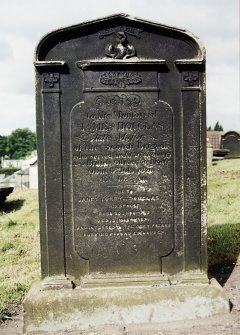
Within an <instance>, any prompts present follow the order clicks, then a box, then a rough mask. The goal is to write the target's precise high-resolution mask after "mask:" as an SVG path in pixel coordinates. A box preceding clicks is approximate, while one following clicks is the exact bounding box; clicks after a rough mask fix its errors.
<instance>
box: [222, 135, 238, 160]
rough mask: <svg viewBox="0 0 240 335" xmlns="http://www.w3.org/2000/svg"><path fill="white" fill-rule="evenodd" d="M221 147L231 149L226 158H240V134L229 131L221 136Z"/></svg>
mask: <svg viewBox="0 0 240 335" xmlns="http://www.w3.org/2000/svg"><path fill="white" fill-rule="evenodd" d="M221 148H222V149H227V150H230V152H229V154H228V155H227V156H226V158H240V134H239V133H238V132H236V131H228V132H227V133H225V134H224V135H222V136H221Z"/></svg>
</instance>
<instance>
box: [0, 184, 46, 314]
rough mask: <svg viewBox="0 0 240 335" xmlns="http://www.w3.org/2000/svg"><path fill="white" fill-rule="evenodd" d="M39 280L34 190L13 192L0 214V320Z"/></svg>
mask: <svg viewBox="0 0 240 335" xmlns="http://www.w3.org/2000/svg"><path fill="white" fill-rule="evenodd" d="M39 278H40V256H39V223H38V202H37V191H25V192H21V193H20V192H19V193H18V192H14V193H12V194H11V195H10V196H9V197H8V198H7V201H6V204H5V206H4V208H2V211H1V212H0V319H4V318H7V317H8V316H9V315H10V314H11V309H12V306H13V305H16V304H17V303H19V302H20V301H21V299H22V297H23V295H24V294H25V293H26V292H27V290H28V289H29V288H30V286H31V284H32V282H33V281H35V280H37V279H39Z"/></svg>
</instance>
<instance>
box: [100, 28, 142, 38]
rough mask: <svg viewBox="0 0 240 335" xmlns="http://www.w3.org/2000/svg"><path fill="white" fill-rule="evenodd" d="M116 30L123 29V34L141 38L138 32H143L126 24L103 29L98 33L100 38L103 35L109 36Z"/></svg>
mask: <svg viewBox="0 0 240 335" xmlns="http://www.w3.org/2000/svg"><path fill="white" fill-rule="evenodd" d="M118 31H123V32H124V33H125V34H128V35H131V36H135V37H136V38H137V39H139V38H141V35H140V33H142V32H143V30H141V29H138V28H134V27H127V26H119V27H114V28H109V29H105V30H104V31H101V32H100V33H99V38H100V39H102V38H104V37H105V36H110V35H112V34H116V33H117V32H118Z"/></svg>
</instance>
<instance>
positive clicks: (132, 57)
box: [25, 14, 228, 332]
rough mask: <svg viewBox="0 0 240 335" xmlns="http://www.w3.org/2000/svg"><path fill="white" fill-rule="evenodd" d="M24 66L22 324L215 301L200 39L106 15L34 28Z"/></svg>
mask: <svg viewBox="0 0 240 335" xmlns="http://www.w3.org/2000/svg"><path fill="white" fill-rule="evenodd" d="M35 67H36V78H37V79H36V81H37V88H36V90H37V133H38V160H39V181H40V183H39V197H40V199H39V200H40V222H41V223H40V224H41V260H42V261H41V262H42V277H43V281H42V282H41V283H40V284H39V286H35V287H34V289H32V290H31V291H30V293H29V296H28V297H27V299H26V301H25V311H26V312H25V331H29V332H30V330H32V331H34V330H38V329H40V330H41V329H43V328H44V325H45V326H46V325H48V326H49V327H50V328H51V320H52V317H53V316H55V319H54V322H55V323H54V324H55V325H56V320H58V322H59V323H58V327H59V328H58V329H61V327H62V328H64V329H66V327H71V326H73V325H75V326H78V327H79V328H80V329H85V328H87V327H90V326H96V327H97V326H101V325H103V324H113V325H119V324H129V323H136V324H137V323H139V322H140V323H148V322H160V321H162V320H172V319H174V318H175V319H179V318H186V317H187V318H191V317H196V316H198V315H200V314H199V313H200V311H199V309H198V307H197V306H199V300H198V296H199V295H201V299H202V304H201V308H203V309H204V308H205V311H206V313H210V314H211V313H217V312H219V311H220V310H224V309H225V310H226V309H227V308H228V307H227V306H228V302H227V300H226V299H225V298H224V297H223V296H222V293H221V292H222V291H221V289H220V288H219V287H217V286H214V285H213V284H209V280H208V277H207V245H206V241H207V235H206V128H205V53H204V48H203V46H202V45H201V43H200V42H199V40H198V39H197V38H195V37H194V36H193V35H192V34H191V33H188V32H186V31H185V30H181V29H178V28H172V27H168V26H163V25H160V24H156V23H151V22H148V21H144V20H142V19H136V18H131V17H129V16H127V15H124V14H120V15H113V16H110V17H107V18H103V19H99V20H95V21H92V22H87V23H84V24H80V25H76V26H72V27H68V28H65V29H60V30H56V31H54V32H52V33H50V34H48V35H46V36H45V37H44V38H43V39H42V40H41V41H40V43H39V45H38V47H37V50H36V61H35ZM188 283H190V285H187V286H186V284H188ZM181 285H182V286H181ZM199 285H200V286H199ZM201 285H204V287H205V289H204V291H203V290H202V286H201ZM173 286H174V287H175V289H172V287H173ZM73 287H76V288H75V290H72V288H73ZM57 288H58V289H59V290H58V291H57V293H56V290H55V289H57ZM99 288H101V289H99ZM59 291H60V292H59ZM65 291H67V293H65V294H66V296H65V295H64V292H65ZM200 291H201V292H202V293H201V294H200ZM209 292H211V293H209ZM213 296H216V297H217V298H216V299H215V298H213ZM191 299H192V300H191ZM214 299H215V300H214ZM190 300H191V302H192V305H191V308H190V309H191V312H190V314H188V315H186V313H185V312H184V311H186V310H189V308H188V307H189V306H188V305H187V304H188V301H190ZM181 301H183V304H182V303H181ZM171 303H172V306H173V307H172V308H171V309H168V308H167V309H166V306H167V304H171ZM210 305H211V307H209V306H210ZM40 306H48V307H47V308H46V309H44V308H42V307H41V308H40ZM164 306H165V307H164ZM213 306H214V307H213ZM48 310H50V312H48ZM210 310H211V311H210ZM39 311H41V312H39ZM50 314H51V315H50ZM143 314H144V315H143ZM153 314H154V317H151V315H153ZM59 315H60V316H59ZM76 320H78V321H76ZM41 327H42V328H41ZM50 328H49V329H50Z"/></svg>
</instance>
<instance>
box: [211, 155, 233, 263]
mask: <svg viewBox="0 0 240 335" xmlns="http://www.w3.org/2000/svg"><path fill="white" fill-rule="evenodd" d="M239 190H240V159H232V160H230V159H229V160H223V161H220V162H218V163H217V164H216V165H213V166H211V167H209V168H208V258H209V266H210V267H211V266H217V265H219V264H226V265H227V266H229V264H233V263H236V262H237V261H238V258H239V254H240V211H239V204H240V193H239Z"/></svg>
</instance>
